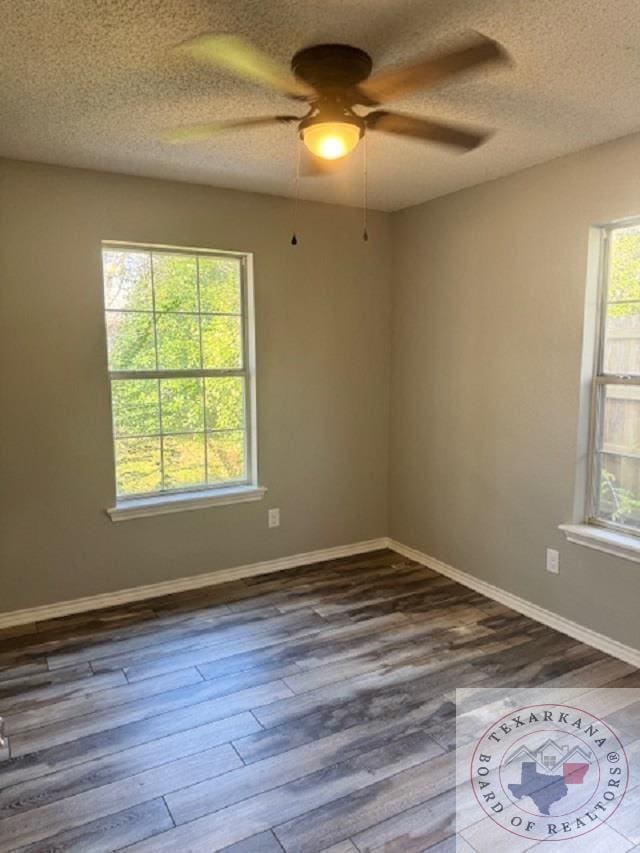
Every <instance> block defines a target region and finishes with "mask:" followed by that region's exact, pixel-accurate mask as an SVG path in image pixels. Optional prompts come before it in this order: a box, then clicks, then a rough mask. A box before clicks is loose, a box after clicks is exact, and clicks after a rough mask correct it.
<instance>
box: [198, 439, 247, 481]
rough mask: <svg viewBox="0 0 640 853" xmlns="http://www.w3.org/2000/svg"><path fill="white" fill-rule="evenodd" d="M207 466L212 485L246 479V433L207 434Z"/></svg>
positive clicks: (208, 477)
mask: <svg viewBox="0 0 640 853" xmlns="http://www.w3.org/2000/svg"><path fill="white" fill-rule="evenodd" d="M207 464H208V471H207V479H208V481H209V482H210V483H223V482H225V481H227V480H244V479H246V473H245V468H246V462H245V449H244V432H243V431H242V430H233V431H229V432H210V433H207Z"/></svg>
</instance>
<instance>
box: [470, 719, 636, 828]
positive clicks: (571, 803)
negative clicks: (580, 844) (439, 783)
mask: <svg viewBox="0 0 640 853" xmlns="http://www.w3.org/2000/svg"><path fill="white" fill-rule="evenodd" d="M469 773H470V778H471V785H472V788H473V793H474V795H475V798H476V800H477V802H478V804H479V805H480V807H481V809H482V810H483V811H484V813H485V814H486V815H487V816H488V817H490V818H491V820H492V821H494V822H495V823H496V824H498V826H500V827H502V828H503V829H504V830H505V831H506V832H510V833H512V834H514V835H520V836H522V837H524V838H528V839H531V841H532V842H534V841H566V840H569V839H572V838H577V837H578V836H581V835H585V834H586V833H589V832H593V831H595V830H597V829H598V827H601V826H602V825H603V823H605V822H606V821H607V820H608V819H609V818H610V817H611V816H612V815H613V813H614V812H615V811H616V809H618V808H619V806H620V805H621V803H622V801H623V799H624V795H625V792H626V790H627V786H628V783H629V765H628V761H627V756H626V753H625V750H624V747H623V745H622V742H621V741H620V739H619V738H618V736H617V735H616V733H615V732H614V731H613V730H612V729H611V728H610V727H609V726H608V725H607V723H605V722H604V721H603V720H601V719H599V718H598V717H596V716H594V715H593V714H591V713H589V711H587V710H585V709H583V708H578V707H573V706H571V705H564V704H558V705H556V704H552V703H550V704H545V705H530V706H527V707H522V708H518V709H517V710H514V711H509V712H508V713H506V714H504V715H503V716H501V717H500V718H498V719H496V720H494V721H493V722H492V723H491V725H490V726H489V727H488V728H487V729H486V730H485V731H484V733H483V734H482V736H481V737H480V738H479V739H478V740H477V743H476V746H475V749H474V751H473V755H472V757H471V761H470V767H469Z"/></svg>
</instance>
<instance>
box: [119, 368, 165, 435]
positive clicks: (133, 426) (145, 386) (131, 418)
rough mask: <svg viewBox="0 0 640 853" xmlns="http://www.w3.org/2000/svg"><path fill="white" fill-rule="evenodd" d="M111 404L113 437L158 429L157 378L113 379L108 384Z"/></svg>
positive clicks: (152, 432)
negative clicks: (109, 384)
mask: <svg viewBox="0 0 640 853" xmlns="http://www.w3.org/2000/svg"><path fill="white" fill-rule="evenodd" d="M111 406H112V409H113V428H114V432H115V435H116V438H119V437H121V436H127V435H153V434H155V433H159V432H160V410H159V406H158V382H157V380H155V379H116V380H114V381H113V382H112V383H111Z"/></svg>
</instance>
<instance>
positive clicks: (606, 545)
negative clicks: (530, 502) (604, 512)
mask: <svg viewBox="0 0 640 853" xmlns="http://www.w3.org/2000/svg"><path fill="white" fill-rule="evenodd" d="M559 529H560V530H562V532H563V533H564V535H565V536H566V538H567V542H573V543H574V544H575V545H584V546H585V547H586V548H594V549H595V550H596V551H604V553H605V554H612V555H613V556H614V557H622V558H623V559H625V560H633V562H634V563H640V538H638V537H637V536H632V535H631V534H629V533H620V532H619V531H617V530H608V529H607V528H606V527H598V526H597V525H595V524H560V525H559Z"/></svg>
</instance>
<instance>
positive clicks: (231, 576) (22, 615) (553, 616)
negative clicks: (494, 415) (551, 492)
mask: <svg viewBox="0 0 640 853" xmlns="http://www.w3.org/2000/svg"><path fill="white" fill-rule="evenodd" d="M381 548H391V549H393V550H394V551H397V553H398V554H401V555H402V556H403V557H408V558H409V559H410V560H415V561H416V562H417V563H421V564H422V565H424V566H428V567H429V568H430V569H433V570H434V571H436V572H439V573H440V574H442V575H445V576H446V577H448V578H451V579H452V580H455V581H458V583H461V584H462V585H463V586H466V587H469V588H470V589H473V590H475V592H479V593H481V594H482V595H486V596H487V598H491V599H493V600H494V601H499V602H500V603H501V604H504V605H505V606H506V607H510V608H511V609H512V610H517V611H518V613H522V614H523V615H525V616H529V617H530V618H531V619H535V620H536V621H537V622H541V623H542V624H543V625H548V626H549V627H550V628H554V629H555V630H556V631H560V633H562V634H566V635H567V636H569V637H572V638H573V639H574V640H579V641H580V642H582V643H586V644H587V645H588V646H592V647H593V648H595V649H598V650H599V651H601V652H604V653H605V654H607V655H611V656H612V657H615V658H618V659H619V660H622V661H625V662H626V663H629V664H631V666H635V667H638V668H640V650H638V649H634V648H633V647H632V646H626V645H624V644H623V643H619V642H618V641H617V640H613V639H612V638H611V637H607V636H605V635H604V634H599V633H598V632H597V631H592V630H591V628H586V627H585V626H584V625H580V624H578V623H577V622H572V621H571V620H570V619H565V618H564V617H563V616H559V615H558V614H557V613H553V612H552V611H551V610H545V609H544V608H543V607H539V606H538V605H537V604H533V603H532V602H530V601H527V600H526V599H524V598H520V597H519V596H517V595H513V594H512V593H510V592H507V591H506V590H504V589H501V588H500V587H498V586H494V585H493V584H490V583H487V582H486V581H483V580H480V579H479V578H476V577H474V576H473V575H470V574H468V573H467V572H463V571H461V570H460V569H455V568H454V567H453V566H449V565H448V564H447V563H443V562H442V561H441V560H437V559H436V558H435V557H430V556H429V555H428V554H424V553H423V552H422V551H417V550H416V549H415V548H410V547H409V546H408V545H403V544H402V543H401V542H397V541H396V540H395V539H389V538H388V537H384V536H383V537H380V538H379V539H369V540H368V541H366V542H354V543H352V544H350V545H339V546H337V547H335V548H323V549H321V550H318V551H306V552H305V553H303V554H292V555H291V556H290V557H281V558H279V559H276V560H265V561H263V562H260V563H249V564H248V565H244V566H235V567H233V568H230V569H220V570H218V571H213V572H205V573H204V574H200V575H192V576H191V577H187V578H176V579H175V580H170V581H161V582H160V583H152V584H147V585H146V586H137V587H132V588H130V589H121V590H117V591H116V592H107V593H102V594H99V595H90V596H87V597H85V598H75V599H72V600H71V601H60V602H57V603H55V604H45V605H42V606H40V607H29V608H27V609H25V610H14V611H11V612H7V613H0V628H8V627H11V626H13V625H23V624H24V623H26V622H40V621H43V620H45V619H55V618H57V617H59V616H68V615H70V614H72V613H84V612H86V611H88V610H100V609H101V608H104V607H114V606H115V605H118V604H127V603H129V602H132V601H143V600H144V599H146V598H155V597H156V596H160V595H170V594H171V593H174V592H183V591H185V590H189V589H199V588H201V587H205V586H213V585H215V584H219V583H226V582H228V581H233V580H239V579H241V578H246V577H252V576H254V575H264V574H268V573H269V572H278V571H282V570H284V569H292V568H295V567H296V566H307V565H310V564H311V563H321V562H323V561H325V560H335V559H338V558H340V557H350V556H352V555H355V554H366V553H367V552H369V551H377V550H379V549H381Z"/></svg>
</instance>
